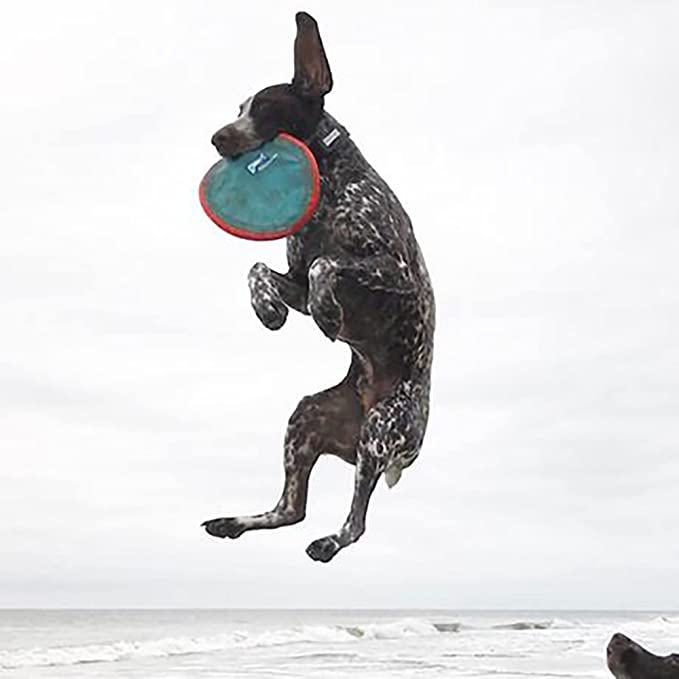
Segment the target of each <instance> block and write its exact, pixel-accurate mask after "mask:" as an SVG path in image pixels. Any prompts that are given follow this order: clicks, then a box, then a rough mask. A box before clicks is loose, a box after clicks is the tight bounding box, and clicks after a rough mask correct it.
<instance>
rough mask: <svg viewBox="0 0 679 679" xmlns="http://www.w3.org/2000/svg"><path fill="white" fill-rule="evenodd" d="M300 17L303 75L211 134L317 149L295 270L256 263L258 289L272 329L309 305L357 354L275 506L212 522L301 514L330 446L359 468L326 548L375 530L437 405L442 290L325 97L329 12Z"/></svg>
mask: <svg viewBox="0 0 679 679" xmlns="http://www.w3.org/2000/svg"><path fill="white" fill-rule="evenodd" d="M295 21H296V25H297V34H296V37H295V43H294V68H295V70H294V77H293V79H292V83H290V84H279V85H273V86H270V87H266V88H265V89H263V90H261V91H259V92H257V93H256V94H255V95H254V96H252V97H250V98H248V99H247V100H246V101H245V102H244V103H243V104H242V105H241V107H240V112H239V116H238V118H237V119H236V120H235V121H234V122H232V123H229V124H228V125H225V126H224V127H222V128H221V129H219V130H218V131H217V132H216V133H215V134H214V136H213V137H212V143H213V145H214V146H215V148H216V149H217V151H218V153H219V154H220V155H221V156H222V157H227V158H229V157H235V156H238V155H240V154H242V153H244V152H246V151H249V150H251V149H254V148H257V147H258V146H260V145H261V144H263V143H265V142H267V141H268V140H270V139H272V138H273V137H275V136H276V135H277V134H278V133H279V132H288V133H290V134H292V135H294V136H296V137H297V138H299V139H301V140H303V141H304V142H305V143H306V144H307V145H308V146H309V148H310V149H311V151H312V152H313V154H314V156H315V157H316V159H317V162H318V166H319V171H320V178H321V196H320V200H319V203H318V206H317V208H316V210H315V212H314V214H313V217H312V218H311V220H310V221H309V222H308V223H307V224H306V225H305V227H304V228H303V229H302V230H301V231H299V232H298V233H296V234H294V235H292V236H289V237H288V238H287V248H286V252H287V260H288V266H289V271H288V272H287V273H285V274H281V273H277V272H276V271H273V270H272V269H270V268H269V267H268V266H267V265H266V264H263V263H257V264H255V265H254V266H253V267H252V269H251V270H250V272H249V275H248V285H249V289H250V297H251V303H252V307H253V309H254V311H255V313H256V315H257V317H258V318H259V320H260V321H261V322H262V323H263V324H264V325H265V326H266V327H267V328H269V329H271V330H278V329H280V328H281V327H282V326H283V325H284V323H285V321H286V319H287V315H288V310H289V309H293V310H295V311H298V312H300V313H302V314H306V315H309V316H311V318H312V319H313V321H314V322H315V323H316V325H317V326H318V328H320V330H321V332H323V333H324V334H325V335H326V337H328V338H329V339H330V340H332V341H333V342H334V341H336V340H339V341H340V342H343V343H345V344H347V345H348V346H349V348H350V350H351V363H350V366H349V371H348V373H347V375H346V377H345V378H344V379H343V380H342V381H341V382H340V383H339V384H337V385H336V386H334V387H332V388H330V389H326V390H325V391H322V392H320V393H318V394H314V395H312V396H306V397H305V398H303V399H302V400H301V401H300V403H299V405H298V406H297V408H296V409H295V411H294V413H293V414H292V416H291V417H290V420H289V422H288V426H287V431H286V435H285V443H284V469H285V482H284V488H283V492H282V495H281V498H280V500H279V501H278V503H277V504H276V506H275V507H274V509H273V510H271V511H267V512H264V513H262V514H258V515H255V516H239V517H230V518H218V519H212V520H210V521H206V522H205V523H203V524H202V525H203V526H204V528H205V530H206V531H207V532H208V533H209V534H210V535H213V536H216V537H220V538H224V537H228V538H237V537H239V536H240V535H242V534H243V533H245V532H246V531H250V530H259V529H265V528H268V529H270V528H278V527H280V526H288V525H291V524H295V523H298V522H300V521H302V520H303V519H304V517H305V512H306V503H307V488H308V483H309V475H310V473H311V470H312V468H313V466H314V464H315V463H316V461H317V460H318V458H319V456H320V455H322V454H329V455H335V456H337V457H339V458H341V459H342V460H345V461H346V462H349V463H350V464H353V465H355V468H356V469H355V484H354V493H353V499H352V501H351V508H350V511H349V514H348V516H347V518H346V520H345V522H344V524H343V525H342V527H341V528H340V529H339V530H338V531H337V532H335V533H333V534H332V535H328V536H326V537H322V538H320V539H318V540H315V541H314V542H312V543H311V544H310V545H309V546H308V548H307V550H306V552H307V554H308V555H309V556H310V557H311V558H312V559H314V560H315V561H320V562H328V561H330V560H331V559H332V558H333V557H334V556H335V555H336V554H337V553H338V552H339V551H340V550H341V549H343V548H344V547H347V546H348V545H350V544H352V543H354V542H356V541H357V540H358V539H359V538H360V537H361V535H362V534H363V533H364V531H365V523H366V513H367V509H368V503H369V501H370V496H371V494H372V492H373V490H374V489H375V486H376V484H377V482H378V480H379V478H380V477H381V476H382V475H384V477H385V480H386V482H387V485H388V486H389V487H392V486H393V485H394V484H396V483H397V481H398V480H399V478H400V477H401V472H402V471H403V470H404V469H406V468H407V467H409V466H410V465H411V464H412V463H413V462H414V461H415V459H416V458H417V456H418V454H419V451H420V448H421V446H422V441H423V438H424V434H425V430H426V428H427V421H428V418H429V394H430V382H431V368H432V355H433V340H434V328H435V304H434V294H433V290H432V285H431V282H430V278H429V275H428V273H427V268H426V266H425V262H424V259H423V256H422V253H421V251H420V248H419V246H418V243H417V241H416V240H415V236H414V234H413V229H412V225H411V221H410V219H409V217H408V215H407V214H406V212H405V210H404V209H403V207H402V206H401V204H400V203H399V201H398V199H397V198H396V196H395V195H394V193H393V192H392V191H391V189H390V188H389V186H388V185H387V184H386V182H385V181H384V180H383V179H382V178H381V177H380V176H379V175H378V174H377V172H376V171H375V170H374V169H373V168H372V167H371V166H370V165H369V164H368V162H367V161H366V160H365V158H364V157H363V155H362V154H361V152H360V151H359V149H358V147H357V146H356V144H355V143H354V141H353V140H352V139H351V138H350V136H349V133H348V132H347V130H346V128H344V127H343V126H342V125H341V124H339V123H338V122H337V121H336V120H335V119H334V118H333V117H332V116H331V115H330V114H329V113H327V112H326V111H325V109H324V100H325V96H326V95H327V94H328V93H329V92H330V91H331V89H332V86H333V80H332V74H331V71H330V66H329V63H328V59H327V56H326V53H325V50H324V47H323V42H322V40H321V36H320V33H319V30H318V25H317V23H316V21H315V19H314V18H313V17H311V16H310V15H309V14H307V13H305V12H299V13H297V14H296V15H295Z"/></svg>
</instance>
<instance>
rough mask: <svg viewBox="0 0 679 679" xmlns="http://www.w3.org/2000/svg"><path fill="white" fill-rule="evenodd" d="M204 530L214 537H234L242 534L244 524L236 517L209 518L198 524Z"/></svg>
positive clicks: (233, 538)
mask: <svg viewBox="0 0 679 679" xmlns="http://www.w3.org/2000/svg"><path fill="white" fill-rule="evenodd" d="M200 525H201V527H202V528H205V532H206V533H208V534H210V535H213V536H214V537H216V538H231V539H232V540H235V539H236V538H238V537H240V536H241V535H243V533H244V532H245V526H244V525H243V524H242V523H241V521H239V520H238V519H235V518H234V519H211V520H210V521H204V522H203V523H201V524H200Z"/></svg>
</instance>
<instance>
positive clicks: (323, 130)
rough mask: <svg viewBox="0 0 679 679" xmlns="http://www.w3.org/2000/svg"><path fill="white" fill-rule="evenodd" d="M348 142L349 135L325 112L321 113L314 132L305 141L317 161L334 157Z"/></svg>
mask: <svg viewBox="0 0 679 679" xmlns="http://www.w3.org/2000/svg"><path fill="white" fill-rule="evenodd" d="M347 141H349V133H348V132H347V130H346V128H345V127H343V126H342V125H340V124H339V123H338V122H337V121H336V120H335V119H334V118H333V117H332V116H331V115H330V114H329V113H328V112H327V111H324V112H323V115H322V116H321V120H320V122H319V123H318V125H317V127H316V130H315V132H314V133H313V134H312V135H311V137H309V139H307V140H306V143H307V146H308V147H309V148H310V149H311V150H312V151H313V153H314V155H315V156H316V158H317V159H318V160H321V159H322V158H327V157H328V156H331V155H335V154H336V153H337V152H338V151H339V150H340V149H341V148H342V147H343V146H345V145H346V143H347Z"/></svg>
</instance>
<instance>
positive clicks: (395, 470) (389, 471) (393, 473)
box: [384, 462, 403, 488]
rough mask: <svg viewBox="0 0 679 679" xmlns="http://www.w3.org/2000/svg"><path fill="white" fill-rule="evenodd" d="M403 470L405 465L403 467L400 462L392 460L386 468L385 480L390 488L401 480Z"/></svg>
mask: <svg viewBox="0 0 679 679" xmlns="http://www.w3.org/2000/svg"><path fill="white" fill-rule="evenodd" d="M402 471H403V467H401V465H400V464H399V463H398V462H392V463H391V464H390V465H389V466H388V467H387V468H386V469H385V470H384V480H385V481H386V482H387V486H388V487H389V488H393V487H394V486H395V485H396V484H397V483H398V482H399V479H400V478H401V472H402Z"/></svg>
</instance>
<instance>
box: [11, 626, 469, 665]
mask: <svg viewBox="0 0 679 679" xmlns="http://www.w3.org/2000/svg"><path fill="white" fill-rule="evenodd" d="M457 629H459V625H458V624H457V623H436V624H434V623H431V622H429V621H428V620H422V619H418V618H406V619H402V620H395V621H393V622H383V623H374V624H363V625H354V626H344V625H321V626H316V627H312V626H305V627H293V628H289V629H279V630H271V631H267V632H260V633H258V634H247V633H245V632H232V633H228V634H220V635H215V636H211V637H179V638H166V639H159V640H155V641H116V642H111V643H105V644H88V645H84V646H53V647H48V648H32V649H16V650H11V651H0V668H1V669H17V668H20V667H52V666H63V665H81V664H89V663H107V662H118V661H123V660H131V659H135V658H163V657H169V656H176V655H190V654H195V653H214V652H218V651H223V650H228V649H230V648H242V649H244V648H256V647H267V646H285V645H291V644H302V643H305V644H314V643H321V644H327V643H351V642H356V641H358V640H362V639H366V640H367V639H374V640H380V639H402V638H406V637H418V636H429V635H436V634H441V633H444V632H451V631H457Z"/></svg>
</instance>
